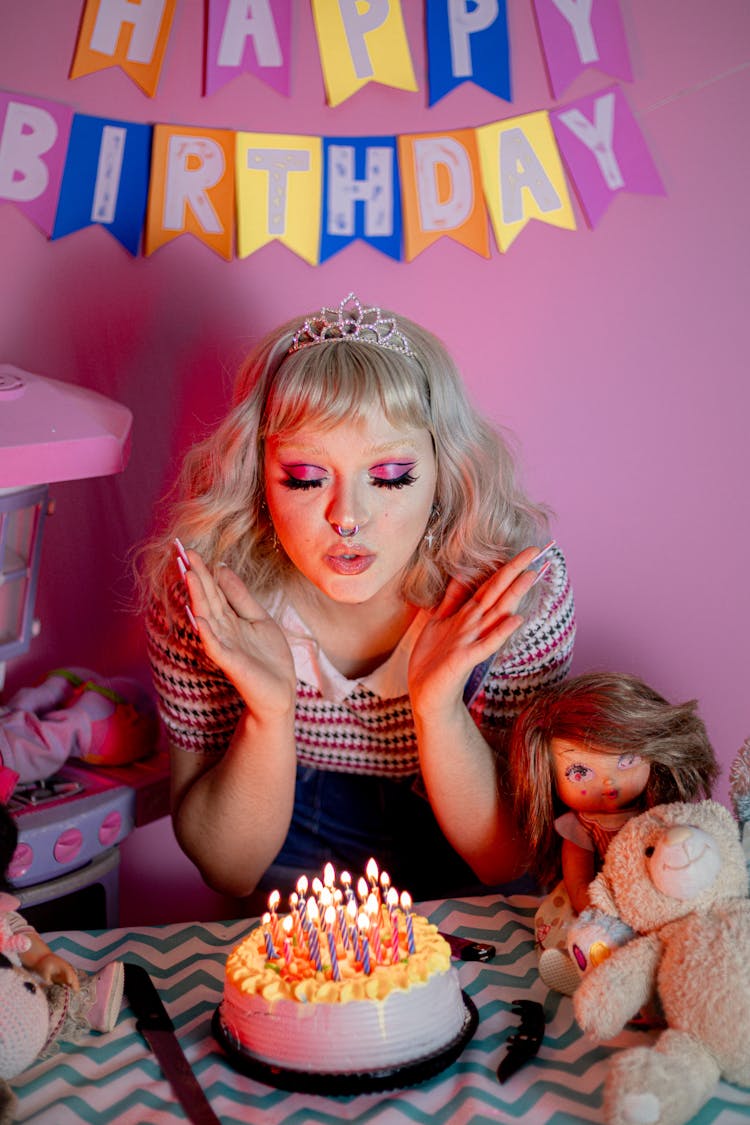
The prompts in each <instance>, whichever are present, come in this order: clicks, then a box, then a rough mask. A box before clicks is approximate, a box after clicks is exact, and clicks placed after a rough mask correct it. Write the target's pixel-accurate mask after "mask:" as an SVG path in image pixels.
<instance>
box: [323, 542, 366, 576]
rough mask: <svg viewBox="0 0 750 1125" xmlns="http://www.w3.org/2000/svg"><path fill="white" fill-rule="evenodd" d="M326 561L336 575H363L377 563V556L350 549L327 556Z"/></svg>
mask: <svg viewBox="0 0 750 1125" xmlns="http://www.w3.org/2000/svg"><path fill="white" fill-rule="evenodd" d="M325 561H326V565H327V566H329V567H330V568H331V570H333V571H335V572H336V574H362V573H364V571H366V570H369V568H370V567H371V566H372V564H373V563H374V562H375V556H374V555H373V554H370V553H369V552H368V551H362V550H359V549H357V548H354V549H352V548H350V549H349V550H348V551H347V550H338V551H336V552H335V553H334V552H331V553H330V554H327V555H326V556H325Z"/></svg>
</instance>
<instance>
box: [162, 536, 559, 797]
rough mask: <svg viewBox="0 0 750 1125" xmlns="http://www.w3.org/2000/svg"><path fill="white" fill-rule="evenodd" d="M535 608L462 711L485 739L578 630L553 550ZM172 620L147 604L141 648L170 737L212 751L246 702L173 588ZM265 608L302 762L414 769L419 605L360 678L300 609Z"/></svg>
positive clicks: (497, 736) (506, 721) (494, 738)
mask: <svg viewBox="0 0 750 1125" xmlns="http://www.w3.org/2000/svg"><path fill="white" fill-rule="evenodd" d="M550 559H551V566H550V568H549V570H548V571H547V573H546V574H545V575H544V577H543V578H542V580H541V587H542V590H541V595H540V598H539V601H538V603H537V608H536V611H535V613H534V614H533V616H531V617H529V618H528V619H527V620H526V621H525V622H524V624H523V625H522V626H521V628H520V629H518V630H517V632H516V633H515V634H514V635H513V637H512V638H511V641H510V642H509V643H508V645H506V647H505V648H504V649H503V650H502V651H501V652H500V653H499V654H498V655H497V656H496V657H495V658H494V660H493V661H492V663H491V665H490V667H489V670H488V672H487V674H486V675H485V678H484V680H483V682H482V684H481V687H480V688H479V690H478V691H477V693H476V694H475V696H474V698H473V700H472V701H471V702H470V704H469V710H470V712H471V714H472V717H473V718H474V721H475V722H476V723H477V725H478V727H479V728H480V730H481V731H482V733H483V735H484V737H485V738H486V739H487V741H488V742H489V743H490V744H491V745H499V743H500V741H501V739H502V734H503V732H504V731H505V730H506V729H507V727H508V726H509V725H510V723H511V721H512V719H513V717H514V716H515V715H516V714H517V712H518V711H519V710H520V709H521V707H522V706H523V704H524V703H525V701H526V700H527V699H528V698H529V697H530V696H532V695H534V694H535V693H536V692H537V691H538V690H539V689H540V688H541V687H543V686H544V685H547V684H553V683H556V682H557V681H559V680H561V679H563V678H564V677H565V676H566V675H567V672H568V669H569V666H570V660H571V656H572V649H573V640H574V636H575V614H574V603H573V594H572V591H571V587H570V582H569V580H568V575H567V569H566V566H565V559H564V557H563V555H562V553H561V552H560V551H559V549H557V548H555V549H554V550H553V551H552V552H551V553H550ZM171 596H172V598H173V606H172V613H171V614H170V617H171V625H170V623H168V620H167V615H166V613H165V612H164V608H163V607H162V606H161V605H160V604H159V603H154V604H153V605H152V607H151V610H150V612H149V614H148V618H147V634H148V651H149V658H150V661H151V667H152V672H153V677H154V685H155V688H156V692H157V695H158V699H159V710H160V714H161V718H162V721H163V723H164V726H165V728H166V731H167V735H168V739H169V742H170V743H171V745H173V746H175V747H177V748H179V749H180V750H186V751H191V752H194V753H200V754H210V755H214V756H219V755H221V754H223V753H224V751H225V750H226V748H227V746H228V744H229V742H230V740H231V737H232V735H233V733H234V729H235V727H236V725H237V721H238V719H239V717H240V715H241V713H242V710H243V706H244V705H243V703H242V700H241V699H240V697H239V695H238V694H237V691H236V690H235V688H234V687H233V685H232V684H231V683H230V682H229V680H227V678H226V676H224V674H223V673H222V672H221V671H220V670H219V669H218V668H217V667H216V666H215V665H214V664H213V662H212V661H211V660H209V658H208V657H207V656H206V654H205V652H204V651H203V647H202V645H201V642H200V638H199V637H198V636H197V634H196V633H195V632H194V631H193V630H192V628H191V627H190V625H189V623H188V621H187V619H186V618H185V615H184V611H182V609H181V595H180V593H178V589H177V586H175V587H174V589H173V590H172V591H171ZM266 608H267V609H268V611H269V612H270V613H271V615H272V616H273V617H275V618H276V620H277V621H278V623H279V625H280V626H281V628H282V629H283V630H284V633H285V635H286V637H287V640H288V641H289V645H290V648H291V650H292V656H293V658H294V664H295V670H296V675H297V704H296V712H295V734H296V742H297V761H298V763H299V764H300V765H306V766H312V767H315V768H317V769H321V770H337V771H341V772H344V773H357V774H369V775H372V776H378V777H385V778H406V777H410V776H411V777H414V776H415V775H416V774H418V773H419V754H418V750H417V740H416V735H415V731H414V721H413V718H412V712H411V705H410V702H409V696H408V691H407V679H406V674H407V667H408V662H409V655H410V653H411V650H412V647H413V645H414V641H415V640H416V637H417V636H418V634H419V631H420V630H421V628H422V627H423V625H424V622H425V612H424V611H420V612H419V613H418V614H417V616H416V617H415V618H414V621H413V622H412V624H411V626H410V627H409V629H408V630H407V632H406V633H405V634H404V636H403V637H402V639H401V641H400V642H399V644H398V645H397V647H396V649H395V650H394V651H393V652H392V653H391V655H390V656H389V658H388V659H387V660H386V661H385V662H384V664H382V665H381V666H380V667H378V668H376V669H375V671H374V672H371V673H370V674H369V675H367V676H362V677H359V678H357V679H353V680H350V679H347V678H346V677H345V676H343V675H342V674H341V673H340V672H338V671H337V670H336V669H335V668H334V667H333V665H332V664H331V662H330V660H328V658H327V657H326V655H325V652H324V651H323V650H322V649H321V648H320V646H319V644H318V643H317V641H316V640H315V638H314V637H313V636H312V635H311V634H310V632H309V630H308V629H307V627H306V626H305V624H304V622H303V621H302V620H301V618H300V617H299V615H298V613H297V611H296V610H295V609H294V607H293V606H292V605H290V604H289V603H288V602H286V603H284V602H282V599H281V598H280V597H278V598H276V599H274V600H273V601H272V602H271V603H269V604H268V605H267V606H266Z"/></svg>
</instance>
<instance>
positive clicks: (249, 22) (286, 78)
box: [203, 0, 292, 97]
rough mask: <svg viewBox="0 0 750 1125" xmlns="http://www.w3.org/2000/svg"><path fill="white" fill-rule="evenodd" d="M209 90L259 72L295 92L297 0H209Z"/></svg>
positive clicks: (259, 75) (268, 80)
mask: <svg viewBox="0 0 750 1125" xmlns="http://www.w3.org/2000/svg"><path fill="white" fill-rule="evenodd" d="M207 18H208V27H207V34H206V67H205V82H204V91H203V92H204V93H205V94H214V93H216V91H217V90H220V89H221V87H222V86H223V85H224V84H225V83H226V82H229V81H230V79H232V78H236V76H237V75H238V74H254V75H255V76H256V77H257V78H260V79H262V80H263V82H265V83H267V84H268V85H269V86H271V87H273V89H274V90H276V91H277V92H278V93H279V94H284V95H285V96H286V97H288V96H289V92H290V85H291V82H290V75H291V55H292V0H208V9H207Z"/></svg>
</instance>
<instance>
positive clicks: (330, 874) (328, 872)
mask: <svg viewBox="0 0 750 1125" xmlns="http://www.w3.org/2000/svg"><path fill="white" fill-rule="evenodd" d="M335 882H336V872H335V871H334V870H333V864H332V863H327V864H326V865H325V867H324V868H323V883H324V885H325V886H326V887H328V889H329V891H332V890H333V885H334V883H335Z"/></svg>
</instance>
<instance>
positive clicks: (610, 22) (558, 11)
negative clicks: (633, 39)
mask: <svg viewBox="0 0 750 1125" xmlns="http://www.w3.org/2000/svg"><path fill="white" fill-rule="evenodd" d="M534 9H535V12H536V21H537V27H538V28H539V38H540V39H541V43H542V50H543V51H544V56H545V59H546V63H547V73H548V74H549V80H550V89H551V90H552V95H553V97H555V98H559V97H560V96H561V94H562V93H563V92H564V91H565V90H566V89H567V87H568V86H569V85H570V84H571V82H572V81H573V79H574V78H577V77H578V75H579V74H581V73H582V72H583V71H584V70H588V69H589V68H590V67H596V68H597V69H598V70H601V71H604V73H605V74H609V75H611V76H612V77H613V78H622V79H624V80H625V81H626V82H632V81H633V72H632V68H631V65H630V55H629V53H628V43H627V38H626V36H625V27H624V24H623V21H622V13H621V12H620V6H619V3H618V0H534Z"/></svg>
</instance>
